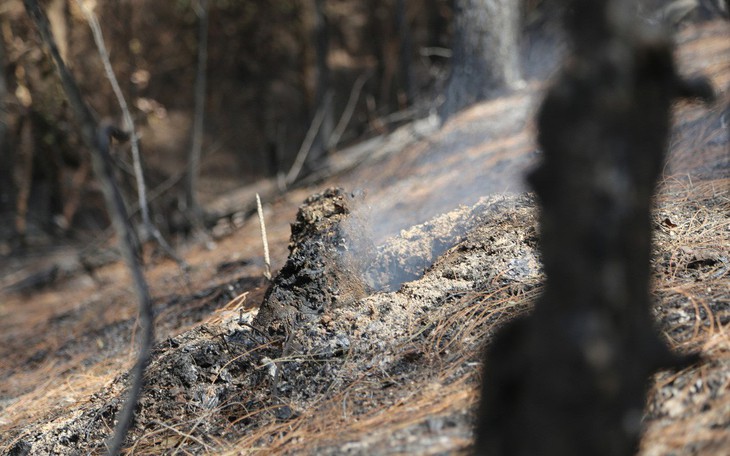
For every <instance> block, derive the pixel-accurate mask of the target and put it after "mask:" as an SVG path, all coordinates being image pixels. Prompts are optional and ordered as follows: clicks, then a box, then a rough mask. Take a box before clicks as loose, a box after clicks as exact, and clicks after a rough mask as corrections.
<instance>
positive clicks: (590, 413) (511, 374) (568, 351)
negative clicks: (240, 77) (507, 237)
mask: <svg viewBox="0 0 730 456" xmlns="http://www.w3.org/2000/svg"><path fill="white" fill-rule="evenodd" d="M572 3H573V4H574V5H575V9H574V17H573V18H572V22H571V24H570V26H571V32H572V34H573V40H574V41H575V43H576V45H575V46H574V55H573V57H572V59H571V60H570V62H569V64H568V65H567V66H566V68H565V69H564V71H563V73H562V76H561V77H560V79H558V81H557V82H556V84H555V85H554V86H553V87H552V88H551V89H550V90H549V91H548V93H547V95H546V97H545V100H544V102H543V105H542V108H541V110H540V112H539V114H538V125H539V142H540V144H541V145H542V148H543V151H544V161H543V163H542V164H541V165H540V166H539V168H538V169H537V170H536V171H535V172H534V173H533V174H532V175H531V176H530V178H529V179H530V183H531V184H532V186H533V187H534V188H535V190H536V192H537V194H538V197H539V199H540V202H541V205H542V212H541V219H540V223H541V236H542V238H541V250H542V257H543V261H544V265H545V272H546V275H547V284H546V286H545V292H544V294H543V296H542V297H541V298H540V300H539V301H538V302H537V304H536V308H535V311H534V313H533V315H532V316H530V317H528V318H526V319H524V320H520V321H517V322H515V323H513V324H512V325H510V326H508V327H507V328H505V329H504V330H503V331H502V332H501V333H500V334H498V336H497V338H496V340H495V341H494V343H493V344H492V346H491V347H490V348H489V350H488V352H487V356H486V360H485V375H484V380H483V382H484V383H483V386H482V403H481V406H480V412H479V415H480V416H479V423H478V425H477V426H478V427H477V431H476V434H477V448H476V449H477V453H478V454H490V455H528V454H540V455H562V456H565V455H587V454H590V455H629V454H633V453H634V452H635V451H636V449H637V446H638V439H639V436H640V419H641V416H642V410H643V406H644V403H645V394H646V388H647V383H648V381H649V377H650V375H651V374H652V373H654V372H655V371H656V370H657V369H659V368H669V367H680V366H682V365H683V364H684V363H686V362H688V359H686V358H685V359H682V358H680V357H679V356H675V355H674V354H672V353H671V352H670V351H669V349H668V348H667V347H666V346H665V345H664V344H663V342H662V340H661V339H660V337H659V336H658V335H657V333H656V332H655V329H654V326H653V321H652V318H651V311H650V307H651V303H650V300H649V266H650V265H649V259H650V246H651V232H650V228H651V226H650V209H651V197H652V193H653V190H654V188H655V186H656V183H657V179H658V177H659V173H660V170H661V168H662V164H663V161H664V158H665V150H666V147H667V139H668V134H669V128H670V114H671V112H670V111H671V103H672V100H673V99H674V98H676V97H678V96H683V95H686V94H691V95H699V96H702V97H705V98H706V97H709V96H710V93H711V92H710V90H709V86H708V85H707V83H698V82H694V83H685V82H683V81H681V80H680V78H679V76H678V74H677V72H676V69H675V65H674V61H673V55H672V47H671V45H670V40H669V38H668V37H667V36H666V35H664V34H661V33H643V32H642V31H640V30H638V29H636V28H634V26H633V25H632V22H631V19H630V18H629V17H628V16H627V17H625V18H623V22H622V21H621V19H622V18H621V17H620V16H616V11H618V10H616V9H615V8H614V9H611V10H610V11H611V16H610V17H609V6H617V5H619V3H620V2H610V1H597V2H595V3H594V2H588V1H585V0H576V1H574V2H572ZM592 24H594V25H595V26H594V25H592Z"/></svg>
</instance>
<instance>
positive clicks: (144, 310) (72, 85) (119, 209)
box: [24, 0, 153, 455]
mask: <svg viewBox="0 0 730 456" xmlns="http://www.w3.org/2000/svg"><path fill="white" fill-rule="evenodd" d="M24 4H25V9H26V11H27V12H28V15H29V16H30V18H31V19H32V21H33V23H34V24H35V26H36V27H37V28H38V32H39V33H40V36H41V39H42V41H43V43H44V44H45V45H46V46H47V47H48V50H49V51H50V54H51V57H52V59H53V63H54V64H55V66H56V70H57V71H58V74H59V76H60V78H61V83H62V85H63V88H64V91H65V92H66V97H67V98H68V101H69V103H70V105H71V108H72V109H73V110H74V113H75V114H76V117H77V118H78V122H79V126H80V128H81V135H82V138H83V139H84V142H85V143H86V145H87V147H88V148H89V149H90V151H91V163H92V166H93V169H94V172H95V174H96V175H97V177H98V178H99V181H100V182H101V184H102V190H103V193H104V198H105V200H106V204H107V208H108V210H109V215H110V217H111V219H112V223H113V225H114V229H115V231H116V232H117V236H118V237H119V249H120V251H121V253H122V257H123V258H124V260H125V262H126V263H127V267H128V268H129V271H130V274H131V275H132V280H133V283H134V287H135V291H136V294H137V299H138V300H139V324H140V327H141V331H140V337H139V354H138V356H137V362H136V363H135V365H134V367H133V369H132V372H131V378H132V384H131V387H130V390H129V396H128V398H127V401H126V402H125V404H124V407H123V408H122V410H121V412H120V413H119V415H118V424H117V427H116V429H115V432H114V436H113V438H112V440H111V442H110V444H109V454H112V455H115V454H118V453H119V451H120V450H121V447H122V445H123V444H124V440H125V437H126V435H127V431H128V430H129V427H130V426H131V423H132V418H133V416H134V409H135V406H136V404H137V399H138V397H139V394H140V391H141V390H142V382H143V374H144V370H145V367H146V365H147V362H148V360H149V354H150V347H151V346H152V341H153V321H152V318H153V317H152V299H151V297H150V293H149V288H148V286H147V282H146V281H145V278H144V275H143V273H142V268H141V265H140V259H139V257H138V255H137V253H138V252H139V249H138V243H137V240H136V238H135V236H134V231H133V229H132V226H131V224H130V222H129V217H128V214H127V209H126V206H125V204H124V200H123V198H122V194H121V192H120V191H119V187H118V186H117V185H116V183H115V180H114V169H113V165H112V158H111V155H110V153H109V145H110V141H111V138H112V137H115V138H117V139H119V138H125V137H126V134H124V133H123V132H122V131H120V130H119V129H117V128H115V127H110V126H100V125H99V123H98V122H97V120H96V119H95V118H94V115H93V114H92V113H91V109H90V108H89V107H88V105H87V104H86V102H85V101H84V99H83V97H82V95H81V91H80V90H79V87H78V85H77V84H76V81H75V80H74V78H73V76H72V75H71V72H70V71H69V69H68V68H67V67H66V64H65V63H64V62H63V59H62V58H61V54H60V53H59V50H58V46H57V44H56V42H55V40H54V38H53V34H52V33H51V29H50V25H49V23H48V19H47V18H46V16H45V14H44V13H43V11H42V10H41V9H40V7H39V5H38V2H37V1H35V0H25V1H24Z"/></svg>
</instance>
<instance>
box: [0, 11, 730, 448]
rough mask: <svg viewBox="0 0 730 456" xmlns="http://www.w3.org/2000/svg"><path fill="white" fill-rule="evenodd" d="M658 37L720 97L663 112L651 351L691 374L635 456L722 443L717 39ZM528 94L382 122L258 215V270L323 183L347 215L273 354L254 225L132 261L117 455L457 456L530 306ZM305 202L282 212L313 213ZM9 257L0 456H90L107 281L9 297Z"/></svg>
mask: <svg viewBox="0 0 730 456" xmlns="http://www.w3.org/2000/svg"><path fill="white" fill-rule="evenodd" d="M679 41H680V43H681V47H680V50H679V52H678V55H679V58H680V61H681V67H682V70H683V71H684V72H685V73H686V74H688V75H696V74H700V73H704V74H707V75H708V76H709V77H710V78H711V79H712V80H713V83H714V85H715V86H716V87H717V88H718V92H719V97H718V98H719V100H718V102H716V103H715V104H713V105H712V106H702V105H697V104H689V103H682V104H678V105H677V109H676V121H675V125H674V130H673V137H672V140H671V146H670V159H669V162H668V165H667V168H666V171H665V179H664V182H662V184H661V186H660V189H659V193H658V196H657V201H656V209H655V212H654V215H653V218H652V220H653V222H654V223H653V227H654V251H653V263H652V271H653V280H654V287H653V299H654V302H655V307H654V314H655V316H656V321H657V325H658V328H659V330H660V332H661V333H662V334H663V335H664V337H665V339H666V341H667V343H668V344H669V345H671V346H672V347H674V348H675V349H676V350H678V351H684V352H688V351H699V352H700V354H701V355H702V361H701V362H700V363H698V364H696V365H694V366H692V367H689V368H687V369H685V370H682V371H679V372H673V373H670V372H660V373H658V374H657V375H656V376H655V377H654V378H653V380H652V386H651V390H650V394H649V400H648V403H647V407H646V410H645V416H644V426H645V435H644V437H643V440H642V443H641V454H642V455H647V456H648V455H664V454H676V455H690V454H692V455H695V454H698V455H699V454H701V455H720V454H725V451H726V449H727V448H728V447H730V432H729V431H728V429H730V418H729V417H730V326H729V325H730V280H728V278H729V277H730V271H729V268H730V217H729V216H730V190H729V184H730V180H729V178H728V174H729V173H728V170H730V162H729V159H728V155H727V150H728V145H729V144H730V138H729V133H728V127H727V123H728V118H729V116H730V112H729V111H728V106H729V105H730V103H729V101H730V94H729V92H728V88H729V87H730V31H729V30H728V27H727V24H726V23H709V24H706V25H703V26H698V27H693V28H691V29H687V30H685V31H684V32H683V33H682V34H681V35H680V38H679ZM541 89H542V86H541V85H540V84H537V83H533V84H528V85H527V87H526V88H525V89H523V90H521V91H520V92H519V93H515V94H512V95H509V96H507V97H504V98H501V99H497V100H494V101H491V102H488V103H484V104H481V105H478V106H475V107H473V108H471V109H469V110H467V111H465V112H463V113H461V114H460V115H459V116H457V117H456V118H454V119H452V120H451V121H449V122H448V123H447V124H446V125H444V126H443V127H441V128H440V129H436V128H435V127H434V125H433V122H430V123H429V121H428V120H425V121H423V122H422V123H421V124H419V125H420V126H419V127H418V128H416V126H413V125H410V126H405V127H402V128H401V129H400V130H398V131H397V132H395V133H394V134H392V135H390V137H389V138H387V140H383V142H382V143H379V144H378V146H377V149H376V150H374V151H371V152H369V153H367V154H364V155H362V154H361V155H357V156H356V157H354V158H353V156H350V159H351V160H350V162H348V163H349V164H348V165H347V166H345V165H342V166H341V171H340V172H339V173H338V174H336V175H333V176H329V177H327V178H323V179H320V180H319V181H317V182H316V183H311V184H309V185H306V186H300V187H298V188H294V189H291V190H289V191H287V192H285V193H281V194H279V195H278V196H276V197H271V198H269V200H265V201H264V203H265V204H264V213H265V218H266V223H267V234H268V241H269V245H270V248H271V258H272V262H273V265H272V266H273V269H274V272H275V273H276V272H277V271H278V270H279V269H281V268H282V267H283V266H284V264H285V261H286V259H287V256H288V254H289V248H291V249H293V250H296V249H297V248H299V246H298V245H292V246H289V245H288V244H289V236H290V224H291V223H293V222H294V221H295V220H296V217H297V211H298V209H299V208H300V206H302V203H303V202H304V201H305V200H307V198H308V197H310V196H311V195H313V194H321V193H322V192H325V189H327V188H333V187H340V188H343V189H344V191H343V192H341V193H338V194H341V195H345V196H344V197H343V198H345V199H346V208H345V209H346V210H344V209H342V208H344V207H345V206H342V207H340V206H337V204H340V203H336V204H335V208H336V209H338V210H342V211H343V212H346V215H347V219H346V220H345V221H344V222H343V223H342V224H341V227H340V228H341V231H339V232H338V233H339V235H341V236H343V238H345V239H348V240H349V241H351V243H349V244H347V246H348V247H347V249H346V250H343V251H342V257H341V258H338V259H334V260H333V261H334V262H335V263H336V264H334V265H329V266H328V265H326V264H325V266H327V267H330V266H331V267H332V268H335V269H337V268H339V269H337V271H336V272H335V274H336V275H337V277H338V279H337V281H336V282H332V281H327V280H325V282H324V283H325V284H326V285H327V286H328V287H330V288H332V289H331V290H326V291H327V296H329V297H330V298H331V299H332V302H331V303H330V304H328V306H327V307H326V308H325V310H324V312H323V313H321V314H318V315H317V316H315V317H312V318H309V319H308V320H307V323H306V324H302V325H300V326H298V327H297V328H296V329H294V330H293V331H292V333H291V335H290V336H289V337H287V338H282V337H277V336H276V335H272V334H265V333H262V332H260V331H258V330H255V329H253V328H252V323H253V322H254V318H255V316H256V313H257V312H258V309H259V306H260V305H261V303H262V301H263V299H264V294H265V293H266V290H267V288H268V286H269V282H268V281H267V280H266V279H265V278H264V277H263V271H264V260H263V248H262V243H261V238H260V233H259V222H258V220H257V218H256V217H255V216H247V215H240V214H239V215H238V216H235V215H234V216H232V217H229V218H227V219H225V220H222V221H221V223H220V224H219V225H218V226H216V228H215V229H214V230H213V232H212V238H211V239H209V240H208V241H207V242H199V243H194V244H190V245H187V246H180V247H179V253H180V254H181V255H183V256H184V258H185V260H186V261H187V262H188V263H189V264H190V266H191V268H190V270H189V271H188V272H187V273H183V272H182V271H181V270H180V269H179V268H178V267H177V265H176V264H175V263H174V262H172V261H168V260H164V259H162V258H158V257H157V256H155V254H154V252H152V251H150V252H147V254H148V255H147V257H148V258H147V259H148V266H147V269H146V276H147V279H148V280H149V282H150V286H151V290H152V294H153V297H154V311H155V328H156V340H157V342H156V345H155V347H154V351H153V356H152V361H151V364H150V366H149V368H148V370H147V373H146V386H145V390H144V393H143V396H142V398H141V400H140V405H139V408H138V412H137V418H136V421H135V424H134V427H133V428H132V430H131V433H130V435H129V438H128V446H127V448H126V452H127V454H135V455H144V454H150V455H151V454H155V455H157V454H249V453H258V452H261V453H276V454H323V455H327V454H333V455H334V454H363V455H365V454H460V453H467V452H468V451H469V448H470V446H471V442H472V430H471V427H472V424H473V422H474V407H475V404H476V401H477V394H478V388H477V386H478V384H479V380H480V366H481V353H482V350H483V347H484V345H485V344H486V343H489V341H490V340H491V338H492V336H493V335H494V333H495V332H496V331H497V330H498V329H499V328H500V327H501V326H502V325H504V324H505V323H507V322H508V321H510V320H511V319H513V318H515V317H516V316H518V315H521V314H524V313H525V312H529V311H530V308H531V306H532V303H533V302H534V300H535V298H536V296H538V295H539V293H540V290H541V286H542V285H541V284H542V281H543V279H544V277H543V275H542V270H541V266H540V259H539V254H538V252H537V240H538V227H537V221H536V210H537V208H536V202H535V200H534V198H533V197H532V196H531V195H530V194H529V193H525V191H526V190H527V189H526V188H524V186H523V184H522V183H521V182H522V179H521V176H522V174H523V173H524V171H525V170H526V169H528V168H529V166H531V165H532V164H533V163H534V162H535V160H537V159H539V151H538V150H537V149H536V146H535V144H534V136H535V135H534V128H533V125H532V120H531V119H532V116H533V114H534V112H535V110H536V107H537V104H538V103H539V97H540V92H541ZM353 154H354V153H353ZM346 158H347V157H344V156H343V157H341V158H336V159H333V161H334V165H335V166H337V165H338V162H337V160H341V161H343V162H344V161H347V159H346ZM270 185H271V183H262V184H260V186H259V187H260V188H259V187H256V186H254V187H251V188H247V189H243V190H241V191H239V192H237V193H235V194H234V195H229V197H228V200H227V202H226V204H230V201H231V200H232V199H238V203H239V204H240V205H241V206H244V205H249V204H250V202H251V200H252V198H253V192H254V191H256V190H260V189H261V188H269V187H270ZM327 194H330V195H332V194H334V193H333V192H332V191H329V193H327ZM310 201H311V200H310ZM343 201H344V200H343ZM342 204H345V203H342ZM310 206H311V205H310ZM312 207H313V206H311V207H309V209H308V206H306V205H305V206H303V207H302V211H305V212H306V211H310V212H308V213H309V214H310V216H311V217H313V218H314V219H316V217H317V216H316V214H317V213H318V212H316V211H317V210H316V208H314V209H313V208H312ZM311 214H314V215H311ZM150 250H151V249H150ZM54 258H55V257H52V256H46V259H45V262H46V263H44V267H47V266H48V265H49V264H53V261H54ZM315 260H316V259H315ZM14 261H15V262H14V263H13V262H9V263H8V265H11V263H12V267H13V270H10V269H9V268H10V266H8V267H6V268H5V269H4V271H5V272H4V276H3V278H2V286H3V287H4V289H5V292H4V294H3V295H2V301H0V338H1V339H0V363H1V364H0V366H1V369H0V410H1V411H2V413H1V414H0V454H3V455H4V454H13V455H16V454H39V455H45V454H102V453H103V452H104V450H105V446H104V444H105V439H106V438H108V437H109V435H110V433H111V432H112V428H113V418H114V415H115V413H116V412H117V411H118V410H119V409H120V407H121V404H122V401H123V400H124V398H125V390H126V387H127V380H128V378H127V374H126V372H127V371H128V370H129V369H130V367H131V366H132V364H133V362H134V356H135V346H134V344H133V343H132V342H131V341H132V340H133V339H132V338H133V336H134V330H135V323H136V312H137V310H136V299H135V297H134V295H133V292H132V290H131V286H130V284H129V280H128V277H127V273H126V271H125V269H124V266H123V264H122V263H121V262H118V261H117V262H111V263H109V264H106V265H105V266H102V267H99V268H98V269H96V270H95V271H94V273H93V274H92V275H90V274H85V273H83V272H80V271H78V270H77V271H76V272H74V273H70V272H68V271H70V270H72V268H71V269H69V268H65V269H64V265H63V264H61V266H58V267H57V268H56V272H55V273H56V274H57V273H58V271H62V272H63V274H62V276H61V277H60V278H59V279H57V280H55V281H53V282H52V283H51V284H50V285H48V286H47V287H46V288H44V289H41V290H34V289H31V288H24V287H18V286H17V285H18V284H19V283H21V282H22V279H23V278H24V277H25V276H27V275H28V274H27V271H29V270H31V268H32V267H33V264H32V261H30V259H25V260H20V259H16V260H14ZM49 271H52V269H49ZM300 272H302V271H300ZM343 272H344V273H343ZM358 272H362V273H363V274H362V276H359V275H358ZM302 273H303V274H305V275H307V274H309V275H312V276H313V275H316V274H317V271H311V270H307V271H304V272H302ZM297 286H298V285H297V283H294V284H293V285H291V287H292V289H293V288H295V287H297ZM285 291H286V290H285ZM320 291H322V292H324V291H325V290H320ZM282 299H283V298H282Z"/></svg>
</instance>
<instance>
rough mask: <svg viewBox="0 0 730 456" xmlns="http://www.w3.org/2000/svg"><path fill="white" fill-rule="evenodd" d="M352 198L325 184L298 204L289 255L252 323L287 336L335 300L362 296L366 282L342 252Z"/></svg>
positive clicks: (344, 301)
mask: <svg viewBox="0 0 730 456" xmlns="http://www.w3.org/2000/svg"><path fill="white" fill-rule="evenodd" d="M352 203H353V199H352V197H351V196H350V195H349V194H347V193H346V192H345V191H344V190H342V189H338V188H329V189H327V190H325V191H324V192H322V193H319V194H316V195H312V196H310V197H309V198H307V200H306V201H305V202H304V204H303V205H302V206H301V207H300V208H299V212H298V213H297V219H296V222H295V223H293V224H292V227H291V231H292V234H291V238H290V241H289V258H288V259H287V262H286V264H285V265H284V267H283V268H282V269H281V271H279V274H278V275H277V276H276V277H275V278H274V281H273V283H272V284H271V286H270V287H269V289H268V290H267V291H266V294H265V295H264V302H263V304H262V305H261V309H260V310H259V313H258V315H257V316H256V320H255V321H254V326H256V327H258V328H259V329H261V330H262V331H265V332H266V333H267V334H268V335H270V336H285V337H289V335H290V334H291V333H292V330H293V329H295V328H296V327H298V326H300V325H302V324H304V323H307V322H312V321H315V320H319V319H320V318H321V317H322V315H323V314H324V312H325V311H326V310H328V309H329V308H331V307H332V306H334V305H338V304H340V305H344V304H347V303H349V302H353V301H354V300H356V299H358V298H361V297H363V296H364V295H365V289H366V285H365V283H364V281H363V280H362V279H361V278H360V277H361V276H362V274H361V273H360V272H358V269H359V268H358V267H356V266H355V263H354V260H353V259H352V257H351V256H350V255H348V254H347V252H348V249H349V246H350V242H351V238H350V237H349V236H348V235H347V234H346V232H347V230H346V229H345V225H344V222H345V220H347V218H348V216H349V215H350V212H351V206H352Z"/></svg>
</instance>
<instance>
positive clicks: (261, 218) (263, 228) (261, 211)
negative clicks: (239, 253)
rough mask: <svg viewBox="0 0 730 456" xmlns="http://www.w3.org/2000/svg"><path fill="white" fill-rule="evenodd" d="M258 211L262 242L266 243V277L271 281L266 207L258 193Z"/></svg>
mask: <svg viewBox="0 0 730 456" xmlns="http://www.w3.org/2000/svg"><path fill="white" fill-rule="evenodd" d="M256 211H257V212H258V214H259V227H260V228H261V242H263V244H264V265H265V266H266V269H265V270H264V277H266V279H267V280H269V281H271V259H270V258H269V241H268V239H266V222H264V209H263V208H262V207H261V197H259V194H258V193H257V194H256Z"/></svg>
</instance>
